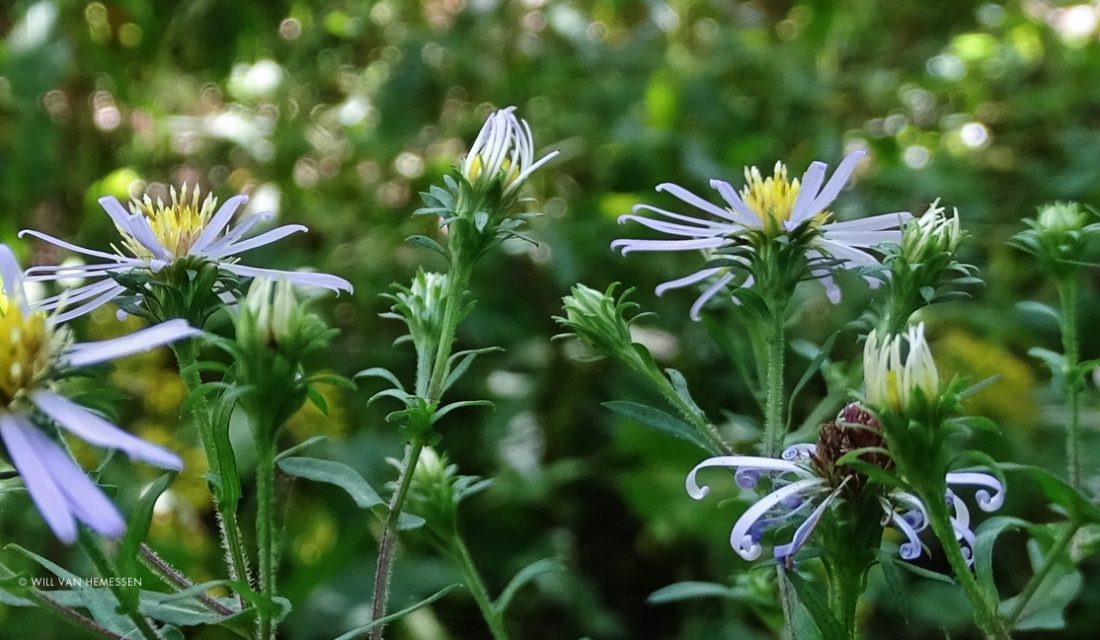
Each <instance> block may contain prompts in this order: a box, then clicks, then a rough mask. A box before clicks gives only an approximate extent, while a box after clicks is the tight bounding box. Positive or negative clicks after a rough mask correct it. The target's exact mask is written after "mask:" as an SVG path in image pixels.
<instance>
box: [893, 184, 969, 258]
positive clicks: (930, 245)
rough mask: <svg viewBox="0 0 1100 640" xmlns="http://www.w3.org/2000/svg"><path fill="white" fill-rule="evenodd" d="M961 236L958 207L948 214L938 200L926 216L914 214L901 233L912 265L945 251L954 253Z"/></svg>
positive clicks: (902, 245)
mask: <svg viewBox="0 0 1100 640" xmlns="http://www.w3.org/2000/svg"><path fill="white" fill-rule="evenodd" d="M962 239H963V232H962V230H961V229H960V227H959V211H958V209H956V210H955V211H954V213H953V215H950V216H948V215H945V214H944V208H943V207H941V206H939V200H936V201H935V202H933V203H932V205H931V206H930V207H928V211H926V212H925V213H924V215H923V216H921V217H919V218H913V219H912V220H910V221H909V222H908V223H907V224H906V225H905V228H904V229H903V230H902V234H901V252H902V254H903V255H904V256H905V259H906V261H907V262H908V263H909V264H910V265H916V264H928V263H930V262H935V261H937V259H938V258H940V257H941V256H943V255H945V254H947V255H948V256H950V255H951V254H954V253H955V250H956V249H957V248H958V246H959V242H961V241H962Z"/></svg>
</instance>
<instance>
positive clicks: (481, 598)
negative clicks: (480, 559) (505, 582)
mask: <svg viewBox="0 0 1100 640" xmlns="http://www.w3.org/2000/svg"><path fill="white" fill-rule="evenodd" d="M454 556H455V561H456V562H458V564H459V566H460V567H461V568H462V573H463V574H464V575H465V577H466V588H468V589H469V590H470V593H471V594H472V595H473V596H474V600H476V601H477V606H478V608H479V609H481V615H482V616H483V617H484V618H485V622H486V623H487V624H488V625H489V631H490V632H491V633H492V634H493V638H494V640H508V633H507V632H506V631H505V630H504V621H503V620H502V619H501V615H500V613H499V612H498V611H497V610H496V608H495V607H494V606H493V601H492V598H490V597H489V591H488V589H486V588H485V582H484V581H483V580H482V579H481V574H480V573H479V572H478V570H477V565H475V564H474V559H473V556H471V555H470V550H469V549H467V548H466V543H465V542H463V541H462V537H461V536H460V535H458V533H457V532H456V533H455V535H454Z"/></svg>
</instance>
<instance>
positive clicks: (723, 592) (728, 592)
mask: <svg viewBox="0 0 1100 640" xmlns="http://www.w3.org/2000/svg"><path fill="white" fill-rule="evenodd" d="M737 595H738V591H737V590H736V589H734V588H733V587H727V586H726V585H724V584H718V583H715V582H677V583H676V584H670V585H668V586H667V587H661V588H660V589H658V590H656V591H654V592H653V593H651V594H649V597H648V598H646V602H648V603H649V604H668V603H670V602H681V601H683V600H698V599H700V598H724V599H727V600H733V599H735V598H736V597H737Z"/></svg>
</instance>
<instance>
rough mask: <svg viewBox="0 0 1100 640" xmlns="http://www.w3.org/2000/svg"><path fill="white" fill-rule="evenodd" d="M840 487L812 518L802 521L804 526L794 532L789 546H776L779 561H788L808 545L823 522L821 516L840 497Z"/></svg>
mask: <svg viewBox="0 0 1100 640" xmlns="http://www.w3.org/2000/svg"><path fill="white" fill-rule="evenodd" d="M840 489H841V488H840V487H838V488H836V489H834V490H833V491H832V492H831V493H830V494H829V495H828V496H826V497H825V499H824V500H822V501H821V504H819V505H817V508H816V509H814V511H813V513H811V514H810V517H808V518H806V519H805V520H803V521H802V524H800V525H798V529H796V530H795V532H794V537H793V538H792V539H791V541H790V542H788V543H787V544H781V545H776V547H775V549H773V553H774V555H775V558H776V559H777V560H780V561H782V560H786V559H787V558H789V557H791V556H793V555H794V554H796V553H798V550H799V549H801V548H802V545H804V544H806V541H807V540H809V539H810V534H811V533H813V532H814V529H815V528H816V527H817V523H818V522H820V521H821V516H823V515H825V511H826V510H827V509H828V508H829V505H830V504H832V502H833V500H835V499H836V497H837V496H838V495H840Z"/></svg>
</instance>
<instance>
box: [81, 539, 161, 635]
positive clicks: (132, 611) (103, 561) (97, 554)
mask: <svg viewBox="0 0 1100 640" xmlns="http://www.w3.org/2000/svg"><path fill="white" fill-rule="evenodd" d="M78 538H79V540H80V546H81V548H82V549H84V553H86V554H87V555H88V557H89V558H90V559H91V560H92V564H93V565H95V568H96V571H98V572H99V574H100V575H101V576H103V577H104V578H107V588H108V589H109V590H110V591H111V594H112V595H114V597H115V600H117V601H118V604H119V606H120V607H121V608H122V610H123V612H124V613H125V614H126V617H128V618H129V619H130V621H131V622H133V623H134V627H136V628H137V631H138V633H140V634H141V637H142V638H145V640H160V634H158V633H157V631H156V630H155V629H154V628H153V626H152V625H151V624H149V621H148V620H146V619H145V616H143V615H141V611H139V610H138V601H137V599H136V598H134V597H132V595H131V594H127V593H126V590H127V589H128V587H124V586H122V580H121V579H120V578H119V574H118V570H117V569H116V568H115V566H114V564H113V563H112V562H111V560H110V558H108V557H107V555H106V554H105V553H103V550H102V549H100V548H99V545H97V544H96V541H95V539H94V538H93V537H92V536H91V535H90V534H88V533H87V532H85V531H83V530H81V532H80V535H79V536H78Z"/></svg>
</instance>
